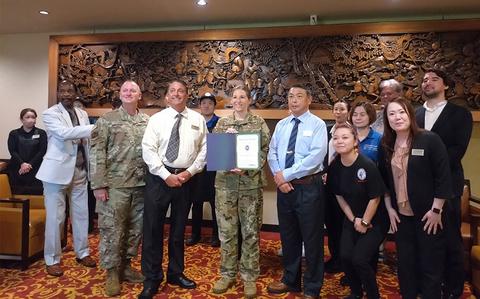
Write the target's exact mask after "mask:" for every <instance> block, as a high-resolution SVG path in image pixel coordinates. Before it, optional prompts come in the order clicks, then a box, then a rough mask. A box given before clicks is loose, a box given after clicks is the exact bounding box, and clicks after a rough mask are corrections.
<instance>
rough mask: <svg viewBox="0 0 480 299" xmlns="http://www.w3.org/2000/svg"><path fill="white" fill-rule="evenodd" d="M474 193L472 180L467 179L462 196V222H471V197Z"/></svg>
mask: <svg viewBox="0 0 480 299" xmlns="http://www.w3.org/2000/svg"><path fill="white" fill-rule="evenodd" d="M471 197H472V193H471V190H470V180H465V184H464V185H463V193H462V197H461V198H460V210H461V213H462V222H470V198H471Z"/></svg>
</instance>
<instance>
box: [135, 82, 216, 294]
mask: <svg viewBox="0 0 480 299" xmlns="http://www.w3.org/2000/svg"><path fill="white" fill-rule="evenodd" d="M187 90H188V89H187V86H186V84H185V83H184V82H182V81H179V80H175V81H172V82H171V83H169V85H168V88H167V92H166V95H165V99H166V101H167V103H168V105H169V107H168V108H166V109H164V110H162V111H160V112H158V113H156V114H155V115H153V116H152V117H151V118H150V121H149V122H148V125H147V129H146V130H145V135H144V136H143V141H142V148H143V159H144V161H145V163H146V164H147V166H148V169H149V172H148V173H147V176H146V178H145V183H146V186H145V203H144V216H143V217H144V218H143V246H142V272H143V274H144V276H145V281H144V283H143V291H142V293H141V294H140V296H139V298H153V296H154V295H155V294H156V293H157V291H158V287H159V285H160V283H161V282H162V280H163V278H164V275H163V269H162V257H163V225H164V223H165V217H166V214H167V210H168V207H169V206H171V213H170V234H169V240H168V249H169V250H168V270H167V282H168V283H170V284H174V285H178V286H180V287H181V288H185V289H193V288H195V287H196V284H195V282H194V281H192V280H190V279H188V278H187V277H185V275H184V274H183V270H184V232H185V224H186V221H187V217H188V212H189V209H190V204H191V201H190V193H191V192H192V190H193V189H194V188H193V187H194V186H195V184H194V182H193V181H194V179H195V174H197V173H199V172H201V171H202V169H203V167H204V165H205V157H206V150H207V148H206V134H207V132H208V130H207V126H206V124H205V119H204V117H203V116H202V115H201V114H200V113H197V112H195V111H193V110H190V109H188V108H186V103H187V98H188V93H187Z"/></svg>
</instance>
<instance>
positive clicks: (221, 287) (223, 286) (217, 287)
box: [213, 277, 235, 294]
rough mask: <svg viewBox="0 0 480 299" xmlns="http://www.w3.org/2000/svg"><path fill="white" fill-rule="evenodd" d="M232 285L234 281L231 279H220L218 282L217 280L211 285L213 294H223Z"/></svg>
mask: <svg viewBox="0 0 480 299" xmlns="http://www.w3.org/2000/svg"><path fill="white" fill-rule="evenodd" d="M234 284H235V279H232V278H229V277H222V278H220V279H219V280H217V281H216V282H215V284H214V285H213V293H214V294H223V293H225V292H226V291H227V290H228V289H229V288H230V287H232V286H233V285H234Z"/></svg>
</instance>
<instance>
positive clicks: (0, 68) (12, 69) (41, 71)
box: [0, 33, 480, 224]
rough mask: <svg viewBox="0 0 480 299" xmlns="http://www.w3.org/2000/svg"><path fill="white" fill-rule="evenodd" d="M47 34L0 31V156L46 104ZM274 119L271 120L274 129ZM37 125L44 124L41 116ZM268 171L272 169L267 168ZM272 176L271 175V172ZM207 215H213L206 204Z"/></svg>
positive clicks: (479, 186)
mask: <svg viewBox="0 0 480 299" xmlns="http://www.w3.org/2000/svg"><path fill="white" fill-rule="evenodd" d="M48 36H49V35H48V34H45V33H44V34H16V35H0V91H1V92H0V140H1V142H0V159H8V158H10V155H9V153H8V150H7V138H8V132H9V131H10V130H11V129H13V128H17V127H19V126H20V123H19V120H18V114H19V112H20V110H21V109H22V108H25V107H30V108H34V109H35V110H37V112H38V113H39V114H41V112H42V111H43V110H45V109H46V108H47V103H48V100H47V94H48ZM274 125H275V122H269V126H270V127H271V129H272V130H273V128H274ZM38 126H39V127H43V124H42V122H41V116H40V119H39V121H38ZM479 152H480V124H479V123H477V124H475V127H474V133H473V136H472V140H471V141H470V146H469V149H468V152H467V154H466V156H465V158H464V160H463V164H464V165H465V176H466V177H467V178H469V179H470V180H471V182H472V190H473V194H475V195H477V196H480V162H479V160H480V159H479ZM267 173H269V171H267ZM269 177H270V176H269ZM269 180H270V184H269V186H268V187H267V188H266V190H265V194H264V209H263V211H264V213H263V220H264V221H263V222H264V223H265V224H278V219H277V209H276V194H275V189H274V187H273V184H272V183H271V178H269ZM204 211H205V214H206V219H211V216H210V207H209V206H208V204H205V206H204Z"/></svg>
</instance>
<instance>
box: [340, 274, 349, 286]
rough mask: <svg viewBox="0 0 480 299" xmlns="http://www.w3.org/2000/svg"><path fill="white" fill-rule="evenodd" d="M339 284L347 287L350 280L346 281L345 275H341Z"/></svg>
mask: <svg viewBox="0 0 480 299" xmlns="http://www.w3.org/2000/svg"><path fill="white" fill-rule="evenodd" d="M340 284H341V285H342V286H344V287H347V286H349V285H350V282H349V281H348V278H347V275H343V276H342V278H340Z"/></svg>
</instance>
